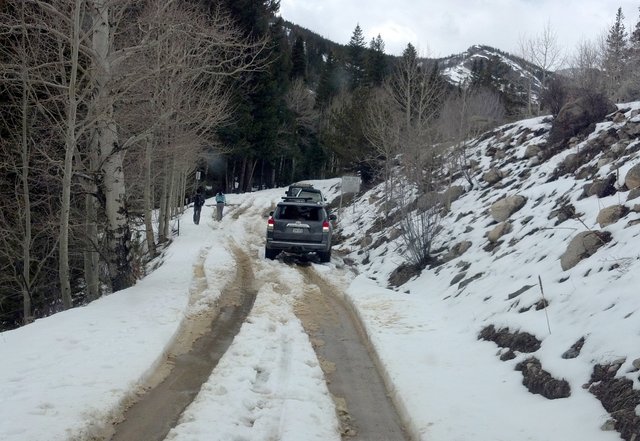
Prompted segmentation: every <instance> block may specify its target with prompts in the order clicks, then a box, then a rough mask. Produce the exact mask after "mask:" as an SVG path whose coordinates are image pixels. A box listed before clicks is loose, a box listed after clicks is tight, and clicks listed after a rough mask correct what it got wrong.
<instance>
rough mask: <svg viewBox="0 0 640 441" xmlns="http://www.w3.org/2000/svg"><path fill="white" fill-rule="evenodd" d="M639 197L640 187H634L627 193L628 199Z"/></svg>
mask: <svg viewBox="0 0 640 441" xmlns="http://www.w3.org/2000/svg"><path fill="white" fill-rule="evenodd" d="M639 197H640V187H638V188H634V189H633V190H631V191H630V192H629V194H628V195H627V200H628V201H631V200H633V199H637V198H639Z"/></svg>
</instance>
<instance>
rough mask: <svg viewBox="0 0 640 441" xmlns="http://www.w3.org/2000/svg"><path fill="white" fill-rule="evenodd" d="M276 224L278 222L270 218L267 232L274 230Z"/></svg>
mask: <svg viewBox="0 0 640 441" xmlns="http://www.w3.org/2000/svg"><path fill="white" fill-rule="evenodd" d="M275 223H276V222H275V221H274V220H273V217H272V216H269V220H268V221H267V230H269V231H271V230H273V226H274V225H275Z"/></svg>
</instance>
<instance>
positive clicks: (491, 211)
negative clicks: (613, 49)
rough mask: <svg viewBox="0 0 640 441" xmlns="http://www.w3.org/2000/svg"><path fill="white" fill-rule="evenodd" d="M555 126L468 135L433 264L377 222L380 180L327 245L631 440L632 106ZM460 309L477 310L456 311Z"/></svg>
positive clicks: (634, 402)
mask: <svg viewBox="0 0 640 441" xmlns="http://www.w3.org/2000/svg"><path fill="white" fill-rule="evenodd" d="M551 126H552V120H551V118H550V117H539V118H534V119H529V120H524V121H520V122H517V123H513V124H508V125H505V126H502V127H499V128H497V129H495V130H493V131H491V132H489V133H486V134H485V135H483V136H481V137H480V138H478V139H475V140H473V141H471V143H470V146H471V147H470V149H469V151H470V157H469V158H468V163H469V167H470V168H469V172H470V173H469V175H470V177H471V182H473V185H470V183H469V182H468V180H467V179H464V178H463V177H461V176H458V175H454V176H453V177H452V183H451V186H450V187H449V188H448V189H447V188H446V187H443V188H442V191H443V193H442V194H444V192H445V191H448V192H447V194H448V195H453V198H452V199H453V200H452V201H451V204H450V208H449V209H448V210H443V212H442V217H441V220H440V226H441V231H440V233H439V235H438V237H437V238H436V239H435V241H434V247H433V249H434V250H435V252H434V253H433V254H434V263H433V265H431V266H429V267H427V268H425V269H424V270H422V271H410V270H409V271H408V270H407V266H406V265H404V264H401V263H402V262H404V261H406V253H407V249H406V243H405V242H404V240H403V236H402V234H401V227H400V224H398V223H396V224H393V225H386V226H384V227H381V226H380V222H379V220H380V219H381V217H382V212H383V211H382V202H383V198H382V192H383V186H379V187H376V188H373V189H371V190H369V191H368V192H366V193H364V194H362V195H360V196H359V197H358V198H357V199H356V200H355V201H354V204H355V206H356V207H358V206H361V207H362V206H365V205H369V204H372V206H373V207H376V209H375V210H371V211H370V213H369V214H368V215H366V216H362V215H360V216H359V217H358V218H357V219H352V220H351V221H352V222H353V225H349V223H350V222H345V223H344V225H345V227H344V230H343V231H342V232H341V234H342V236H343V241H342V243H341V244H340V245H338V246H337V249H338V250H339V251H341V252H342V253H344V254H345V255H346V257H345V261H347V262H349V261H354V262H357V263H358V264H359V265H358V267H359V268H361V271H363V272H364V273H365V274H367V275H368V276H369V277H371V278H372V279H374V280H377V281H378V283H381V284H385V285H388V286H390V287H394V289H396V290H397V291H398V292H399V293H408V294H410V295H427V296H434V297H437V298H439V299H440V301H441V302H445V303H447V305H448V307H449V308H450V309H451V310H459V311H460V320H467V321H468V322H469V323H470V329H472V330H473V332H475V333H476V336H477V339H478V340H479V341H485V340H488V341H491V342H494V343H495V348H496V349H497V354H496V356H497V357H499V358H500V360H502V361H503V362H504V363H509V364H510V365H512V367H513V369H515V370H517V371H521V372H522V384H523V388H526V389H523V391H524V390H528V391H529V392H531V393H535V394H540V395H542V396H543V397H545V398H547V399H549V400H556V399H563V398H567V397H570V396H571V395H572V394H575V393H576V389H584V390H587V391H588V392H589V393H590V395H589V396H590V397H591V398H592V399H594V400H599V401H600V402H601V403H602V406H603V408H604V409H605V410H606V412H608V413H609V415H610V419H609V420H608V421H607V423H606V424H605V425H603V427H602V429H603V430H616V431H618V432H619V434H620V436H621V437H622V438H623V439H626V440H632V439H635V437H637V436H640V417H639V416H638V414H639V413H640V412H638V411H637V409H638V406H639V405H640V376H639V375H640V374H639V370H640V320H639V318H638V314H640V294H639V292H640V291H639V289H638V285H639V284H640V153H639V152H640V102H637V103H629V104H621V105H618V106H617V110H615V111H614V112H612V113H609V114H608V115H607V116H606V117H604V119H603V120H602V121H600V122H599V123H597V124H595V125H593V126H592V127H591V128H590V129H588V130H586V131H584V133H583V134H582V135H580V136H578V137H573V138H571V139H568V140H564V141H561V142H557V143H555V144H552V143H550V142H548V136H549V131H550V129H551ZM452 189H454V190H457V191H452ZM376 210H377V211H376ZM355 211H358V212H359V213H362V210H354V212H355ZM343 216H344V217H345V218H348V217H349V211H348V210H347V211H346V212H345V213H344V214H343ZM392 218H393V217H392ZM347 225H349V226H347ZM389 262H392V263H393V265H389ZM391 266H393V267H395V268H398V269H396V270H395V271H391V270H389V268H390V267H391ZM424 286H428V287H429V288H428V290H427V292H425V289H424ZM469 304H475V305H478V308H477V312H476V313H474V314H472V315H469V314H468V313H467V312H465V311H468V310H469V308H468V305H469ZM463 305H466V307H463ZM464 314H467V315H464ZM426 320H428V318H426Z"/></svg>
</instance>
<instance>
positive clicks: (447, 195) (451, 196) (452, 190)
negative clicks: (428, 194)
mask: <svg viewBox="0 0 640 441" xmlns="http://www.w3.org/2000/svg"><path fill="white" fill-rule="evenodd" d="M463 194H464V188H462V186H461V185H453V186H451V187H449V188H447V189H446V190H445V191H444V192H443V193H442V194H441V195H440V200H441V201H442V203H443V204H444V206H445V207H447V208H449V207H450V206H451V203H452V202H453V201H455V200H456V199H458V198H459V197H460V196H462V195H463Z"/></svg>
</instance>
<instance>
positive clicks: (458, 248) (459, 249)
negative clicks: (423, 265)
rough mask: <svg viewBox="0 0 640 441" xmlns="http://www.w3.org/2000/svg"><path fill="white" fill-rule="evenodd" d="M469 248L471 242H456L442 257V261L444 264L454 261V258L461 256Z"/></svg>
mask: <svg viewBox="0 0 640 441" xmlns="http://www.w3.org/2000/svg"><path fill="white" fill-rule="evenodd" d="M469 248H471V242H470V241H468V240H463V241H462V242H458V243H457V244H455V245H454V246H452V247H451V249H450V250H449V251H448V252H447V254H445V255H444V256H443V257H442V260H444V261H445V262H449V261H450V260H453V259H455V258H456V257H460V256H462V255H463V254H464V253H465V252H466V251H467V250H468V249H469Z"/></svg>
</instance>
